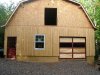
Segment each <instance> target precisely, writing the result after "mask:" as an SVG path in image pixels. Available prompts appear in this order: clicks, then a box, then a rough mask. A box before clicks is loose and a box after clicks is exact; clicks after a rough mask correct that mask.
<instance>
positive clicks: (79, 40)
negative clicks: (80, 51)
mask: <svg viewBox="0 0 100 75" xmlns="http://www.w3.org/2000/svg"><path fill="white" fill-rule="evenodd" d="M73 42H85V38H73Z"/></svg>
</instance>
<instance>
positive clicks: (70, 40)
mask: <svg viewBox="0 0 100 75" xmlns="http://www.w3.org/2000/svg"><path fill="white" fill-rule="evenodd" d="M60 42H72V38H60Z"/></svg>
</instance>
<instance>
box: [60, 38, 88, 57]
mask: <svg viewBox="0 0 100 75" xmlns="http://www.w3.org/2000/svg"><path fill="white" fill-rule="evenodd" d="M60 58H70V59H72V58H81V59H82V58H84V59H85V58H86V40H85V38H60Z"/></svg>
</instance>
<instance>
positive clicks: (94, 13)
mask: <svg viewBox="0 0 100 75" xmlns="http://www.w3.org/2000/svg"><path fill="white" fill-rule="evenodd" d="M76 1H78V2H80V3H81V4H82V5H83V6H84V7H85V9H86V10H87V12H88V14H89V16H90V18H91V19H92V21H93V22H94V24H95V25H96V28H97V30H96V56H98V55H100V0H76Z"/></svg>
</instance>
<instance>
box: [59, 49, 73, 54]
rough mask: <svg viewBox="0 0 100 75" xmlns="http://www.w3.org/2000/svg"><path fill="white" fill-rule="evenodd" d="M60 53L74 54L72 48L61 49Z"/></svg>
mask: <svg viewBox="0 0 100 75" xmlns="http://www.w3.org/2000/svg"><path fill="white" fill-rule="evenodd" d="M60 53H72V48H61V49H60Z"/></svg>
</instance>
